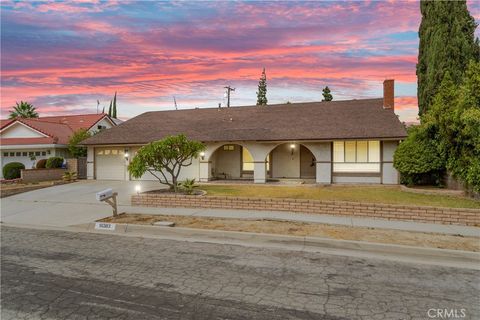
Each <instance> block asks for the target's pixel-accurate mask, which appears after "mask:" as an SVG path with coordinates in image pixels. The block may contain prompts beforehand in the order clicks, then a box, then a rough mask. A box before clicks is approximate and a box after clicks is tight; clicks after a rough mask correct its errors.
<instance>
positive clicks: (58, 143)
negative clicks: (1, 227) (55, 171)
mask: <svg viewBox="0 0 480 320" xmlns="http://www.w3.org/2000/svg"><path fill="white" fill-rule="evenodd" d="M113 126H115V122H114V121H113V120H112V119H111V118H110V117H109V116H108V115H107V114H105V113H101V114H81V115H71V116H56V117H40V118H32V119H22V118H17V119H6V120H2V121H1V128H0V139H1V148H0V149H1V163H0V167H1V168H3V166H4V165H6V164H7V163H10V162H20V163H23V165H25V168H27V169H29V168H31V167H32V166H33V165H34V163H35V161H38V160H40V159H47V158H50V157H54V156H57V157H63V158H65V157H68V140H69V139H70V137H71V136H72V134H73V133H74V132H75V131H78V130H80V129H86V130H88V131H90V132H91V133H93V132H97V131H101V130H103V129H109V128H111V127H113ZM33 158H35V160H31V159H33ZM1 171H3V170H0V175H1V177H2V178H3V173H1Z"/></svg>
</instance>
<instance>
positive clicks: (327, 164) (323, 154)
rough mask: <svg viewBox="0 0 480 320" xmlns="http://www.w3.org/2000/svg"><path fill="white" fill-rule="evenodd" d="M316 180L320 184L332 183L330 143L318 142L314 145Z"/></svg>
mask: <svg viewBox="0 0 480 320" xmlns="http://www.w3.org/2000/svg"><path fill="white" fill-rule="evenodd" d="M315 147H316V151H317V152H316V153H315V157H316V159H317V164H316V171H317V174H316V182H317V183H320V184H331V183H332V144H331V143H330V142H324V143H318V144H317V145H316V146H315Z"/></svg>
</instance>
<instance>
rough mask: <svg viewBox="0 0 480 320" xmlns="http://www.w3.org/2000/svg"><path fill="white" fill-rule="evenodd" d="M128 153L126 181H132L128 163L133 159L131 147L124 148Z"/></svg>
mask: <svg viewBox="0 0 480 320" xmlns="http://www.w3.org/2000/svg"><path fill="white" fill-rule="evenodd" d="M124 151H125V152H126V153H128V158H126V157H125V181H130V172H129V171H128V165H129V164H130V161H132V156H133V155H132V150H131V149H130V148H125V150H124Z"/></svg>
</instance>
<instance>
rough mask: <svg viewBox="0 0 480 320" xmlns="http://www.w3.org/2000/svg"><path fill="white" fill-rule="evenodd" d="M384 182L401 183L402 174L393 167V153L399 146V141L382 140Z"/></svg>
mask: <svg viewBox="0 0 480 320" xmlns="http://www.w3.org/2000/svg"><path fill="white" fill-rule="evenodd" d="M381 143H382V148H381V150H382V157H381V159H382V169H381V172H382V183H383V184H399V183H400V175H399V174H398V171H397V170H396V169H395V168H394V167H393V154H394V153H395V150H396V149H397V147H398V141H382V142H381Z"/></svg>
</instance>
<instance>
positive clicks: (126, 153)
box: [124, 149, 129, 161]
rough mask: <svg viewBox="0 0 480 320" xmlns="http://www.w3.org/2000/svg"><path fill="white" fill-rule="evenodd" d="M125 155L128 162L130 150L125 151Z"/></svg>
mask: <svg viewBox="0 0 480 320" xmlns="http://www.w3.org/2000/svg"><path fill="white" fill-rule="evenodd" d="M124 153H125V160H126V161H128V156H129V154H128V149H125V150H124Z"/></svg>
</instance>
